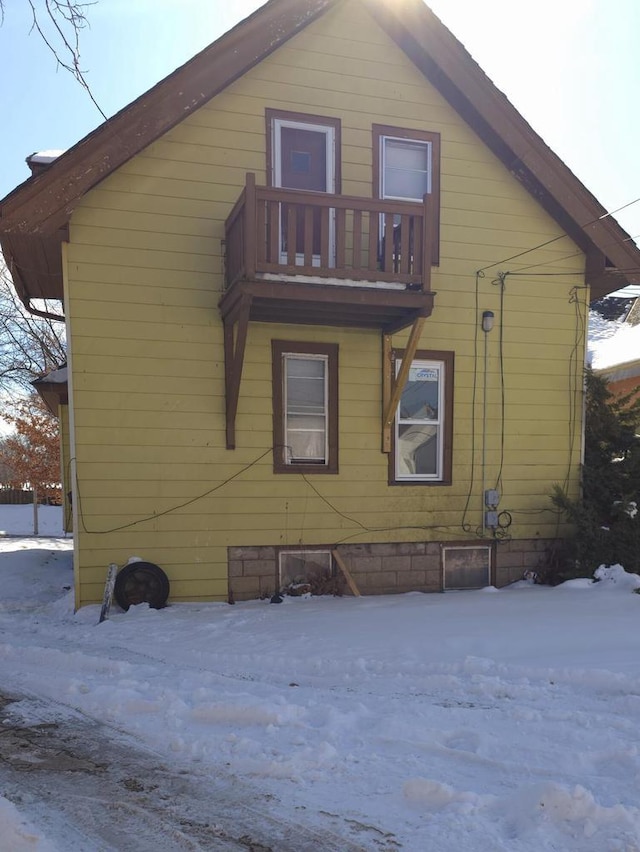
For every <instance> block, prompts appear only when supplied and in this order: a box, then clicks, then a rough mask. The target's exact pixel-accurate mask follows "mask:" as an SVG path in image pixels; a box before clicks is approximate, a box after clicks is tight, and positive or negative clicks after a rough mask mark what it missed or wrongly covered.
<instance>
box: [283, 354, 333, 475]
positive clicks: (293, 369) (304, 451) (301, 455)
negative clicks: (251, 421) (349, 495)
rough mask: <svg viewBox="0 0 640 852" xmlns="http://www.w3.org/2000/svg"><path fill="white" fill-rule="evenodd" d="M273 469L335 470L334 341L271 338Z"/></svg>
mask: <svg viewBox="0 0 640 852" xmlns="http://www.w3.org/2000/svg"><path fill="white" fill-rule="evenodd" d="M272 355H273V435H274V470H275V471H276V472H280V473H287V472H300V471H307V472H312V473H337V471H338V347H337V345H336V344H321V343H308V344H306V343H297V342H296V343H293V342H288V341H284V340H274V341H273V342H272Z"/></svg>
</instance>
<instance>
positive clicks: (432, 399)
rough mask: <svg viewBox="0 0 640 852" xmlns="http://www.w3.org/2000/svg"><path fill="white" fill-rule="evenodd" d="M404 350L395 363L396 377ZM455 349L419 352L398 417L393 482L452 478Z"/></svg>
mask: <svg viewBox="0 0 640 852" xmlns="http://www.w3.org/2000/svg"><path fill="white" fill-rule="evenodd" d="M401 363H402V353H398V357H397V359H396V362H395V372H396V375H397V374H398V371H399V369H400V364H401ZM452 419H453V352H427V351H420V352H418V353H416V358H414V360H413V361H412V363H411V367H410V368H409V375H408V378H407V382H406V384H405V387H404V390H403V392H402V396H401V397H400V402H399V404H398V410H397V412H396V418H395V433H394V452H393V476H392V481H393V482H398V483H403V482H425V483H428V482H432V483H439V484H448V483H450V482H451V445H452V432H453V423H452Z"/></svg>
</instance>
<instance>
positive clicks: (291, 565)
mask: <svg viewBox="0 0 640 852" xmlns="http://www.w3.org/2000/svg"><path fill="white" fill-rule="evenodd" d="M330 576H331V553H330V552H329V551H328V550H307V551H303V550H291V551H285V552H283V553H281V554H280V584H281V586H288V585H289V584H290V583H304V582H309V581H310V580H311V581H313V580H320V579H322V578H324V579H326V578H328V577H330Z"/></svg>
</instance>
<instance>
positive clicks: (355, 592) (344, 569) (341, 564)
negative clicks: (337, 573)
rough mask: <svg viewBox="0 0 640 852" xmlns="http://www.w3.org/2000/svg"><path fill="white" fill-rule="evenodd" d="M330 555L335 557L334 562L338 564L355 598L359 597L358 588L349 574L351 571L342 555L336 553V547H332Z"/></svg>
mask: <svg viewBox="0 0 640 852" xmlns="http://www.w3.org/2000/svg"><path fill="white" fill-rule="evenodd" d="M331 555H332V556H333V558H334V559H335V562H336V565H337V566H338V568H339V569H340V570H341V571H342V573H343V575H344V578H345V580H346V581H347V585H348V586H349V588H350V589H351V592H352V594H353V595H354V596H355V597H356V598H359V597H360V589H359V588H358V587H357V586H356V581H355V580H354V579H353V577H352V576H351V571H349V569H348V568H347V566H346V565H345V564H344V561H343V559H342V556H340V554H339V553H338V550H337V548H335V547H334V549H333V550H332V551H331Z"/></svg>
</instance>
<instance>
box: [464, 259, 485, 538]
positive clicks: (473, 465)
mask: <svg viewBox="0 0 640 852" xmlns="http://www.w3.org/2000/svg"><path fill="white" fill-rule="evenodd" d="M481 278H484V272H481V271H478V272H476V285H475V322H474V330H475V333H474V337H473V386H472V392H471V475H470V477H469V490H468V492H467V499H466V502H465V504H464V509H463V511H462V520H461V521H460V527H461V528H462V529H463V530H464V532H470V530H471V527H470V525H469V524H468V523H467V512H468V511H469V505H470V503H471V496H472V494H473V486H474V484H475V468H476V395H477V388H478V333H479V329H478V321H479V318H480V279H481Z"/></svg>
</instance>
